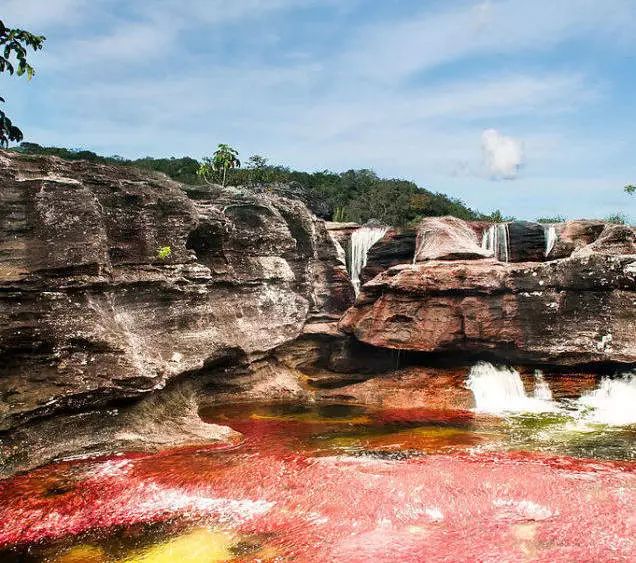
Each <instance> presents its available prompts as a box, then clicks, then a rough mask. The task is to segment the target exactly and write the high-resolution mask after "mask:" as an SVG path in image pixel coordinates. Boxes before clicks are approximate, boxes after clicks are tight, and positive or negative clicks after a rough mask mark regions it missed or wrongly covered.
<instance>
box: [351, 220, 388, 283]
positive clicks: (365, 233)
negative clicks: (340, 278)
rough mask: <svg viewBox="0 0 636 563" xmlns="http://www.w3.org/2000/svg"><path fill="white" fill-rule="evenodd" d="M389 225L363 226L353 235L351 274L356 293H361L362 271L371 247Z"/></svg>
mask: <svg viewBox="0 0 636 563" xmlns="http://www.w3.org/2000/svg"><path fill="white" fill-rule="evenodd" d="M388 230H389V229H388V227H374V226H366V225H365V226H363V227H360V228H359V229H358V230H357V231H354V233H353V234H352V235H351V245H350V249H351V253H350V257H349V276H350V277H351V283H352V284H353V289H354V290H355V293H356V295H358V293H360V272H362V269H363V268H364V267H365V266H366V264H367V255H368V253H369V249H370V248H371V247H372V246H373V245H374V244H375V243H376V242H378V241H379V240H380V239H381V238H382V237H383V236H384V235H385V234H386V232H387V231H388Z"/></svg>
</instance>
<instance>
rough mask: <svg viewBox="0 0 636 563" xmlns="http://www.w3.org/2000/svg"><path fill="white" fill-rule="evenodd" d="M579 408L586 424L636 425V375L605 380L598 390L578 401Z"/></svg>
mask: <svg viewBox="0 0 636 563" xmlns="http://www.w3.org/2000/svg"><path fill="white" fill-rule="evenodd" d="M577 406H578V408H579V409H580V410H581V418H582V420H583V421H585V422H591V423H594V424H607V425H609V426H626V425H630V424H636V408H635V406H636V374H627V375H624V376H622V377H620V378H617V379H609V378H604V379H603V380H601V383H600V385H599V386H598V388H597V389H595V390H594V391H591V392H589V393H586V394H585V395H583V396H582V397H581V398H580V399H579V400H578V401H577Z"/></svg>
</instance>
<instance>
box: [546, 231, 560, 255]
mask: <svg viewBox="0 0 636 563" xmlns="http://www.w3.org/2000/svg"><path fill="white" fill-rule="evenodd" d="M543 234H544V235H545V255H546V256H549V255H550V252H552V249H553V248H554V245H555V244H556V242H557V240H558V238H559V235H558V234H557V231H556V227H555V226H554V225H543Z"/></svg>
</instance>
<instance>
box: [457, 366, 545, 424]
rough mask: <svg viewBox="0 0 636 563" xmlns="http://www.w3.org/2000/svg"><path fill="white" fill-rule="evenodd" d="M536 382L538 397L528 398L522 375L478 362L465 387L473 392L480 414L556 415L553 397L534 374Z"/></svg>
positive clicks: (541, 376)
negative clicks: (542, 413)
mask: <svg viewBox="0 0 636 563" xmlns="http://www.w3.org/2000/svg"><path fill="white" fill-rule="evenodd" d="M539 373H540V372H539ZM535 382H536V383H535V395H534V396H533V397H528V395H526V391H525V389H524V387H523V381H521V376H520V375H519V372H517V371H516V370H514V369H511V368H507V367H499V368H497V367H495V366H493V365H492V364H489V363H486V362H479V363H478V364H476V365H475V366H473V368H472V369H471V370H470V374H469V375H468V380H467V382H466V387H467V388H468V389H470V390H471V391H472V392H473V395H474V397H475V410H476V411H477V412H484V413H491V414H503V413H514V412H551V411H554V410H555V409H556V405H555V404H554V403H553V402H552V393H551V391H550V388H549V387H548V385H547V382H546V381H545V380H544V379H543V375H542V374H541V375H538V374H535Z"/></svg>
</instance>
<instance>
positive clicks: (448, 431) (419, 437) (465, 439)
mask: <svg viewBox="0 0 636 563" xmlns="http://www.w3.org/2000/svg"><path fill="white" fill-rule="evenodd" d="M479 440H480V439H479V438H478V437H476V436H475V435H474V434H471V433H470V432H467V431H465V430H461V429H457V428H440V427H433V428H431V427H427V428H410V429H407V430H398V431H396V432H390V433H386V434H375V435H374V434H359V435H357V436H356V435H349V436H335V437H333V438H329V439H327V440H325V441H324V442H323V443H324V444H325V445H326V446H327V447H331V448H336V449H359V448H365V449H374V450H421V451H440V450H443V449H445V448H449V447H456V446H469V445H474V444H475V443H478V442H479Z"/></svg>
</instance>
